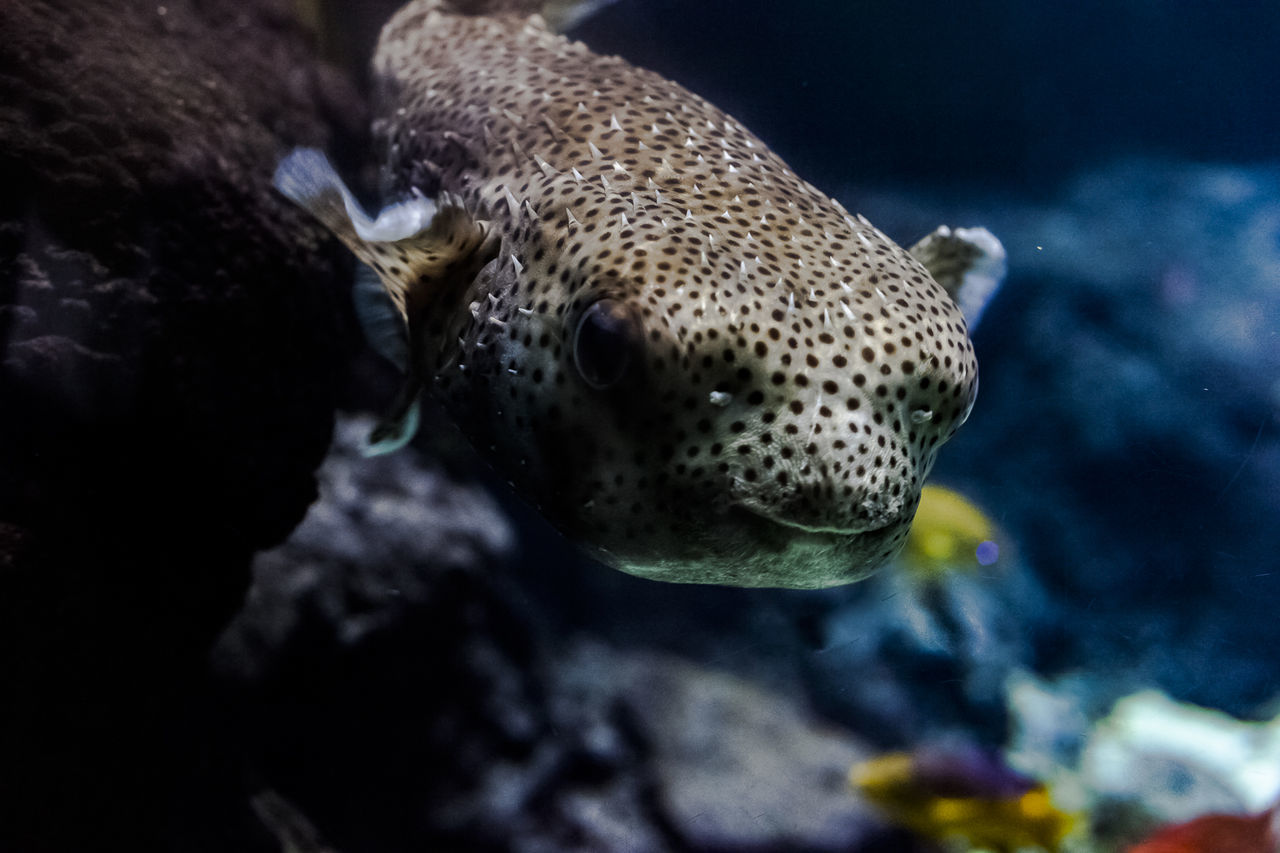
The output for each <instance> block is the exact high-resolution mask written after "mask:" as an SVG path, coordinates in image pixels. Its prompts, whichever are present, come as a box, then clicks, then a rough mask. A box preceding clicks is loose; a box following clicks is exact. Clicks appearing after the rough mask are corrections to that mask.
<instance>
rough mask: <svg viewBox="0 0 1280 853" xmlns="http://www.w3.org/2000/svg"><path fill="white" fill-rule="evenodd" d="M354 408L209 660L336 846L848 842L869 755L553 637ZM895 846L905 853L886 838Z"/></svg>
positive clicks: (500, 537)
mask: <svg viewBox="0 0 1280 853" xmlns="http://www.w3.org/2000/svg"><path fill="white" fill-rule="evenodd" d="M372 425H373V421H372V420H371V419H369V418H355V419H347V418H344V419H343V420H342V421H341V422H340V424H339V428H338V433H337V438H336V441H335V444H334V448H333V450H332V452H331V454H330V456H329V458H328V459H327V461H326V462H325V464H324V466H323V467H322V468H321V470H320V474H319V476H320V480H321V499H320V501H319V502H318V503H317V504H316V505H315V506H313V507H312V509H311V511H310V512H309V514H308V516H307V518H306V520H305V521H304V522H303V523H302V525H301V526H300V527H299V528H298V529H297V530H296V531H295V532H294V534H293V535H292V536H291V537H290V538H289V540H288V541H287V542H286V543H285V544H284V545H282V546H280V547H279V548H277V549H274V550H272V551H269V552H266V553H264V554H262V555H261V556H260V557H259V558H258V559H257V561H256V562H255V566H254V576H255V583H254V587H253V590H252V592H251V594H250V596H249V600H248V603H247V605H246V607H245V609H244V611H243V612H242V613H241V614H240V615H239V616H238V617H237V618H236V619H235V621H234V622H233V623H232V625H231V626H230V628H229V629H228V630H227V632H226V633H225V634H224V635H223V637H222V639H221V641H220V642H219V644H218V646H217V647H216V649H215V652H214V668H215V670H216V672H217V673H218V680H219V683H220V685H221V686H220V688H219V689H220V690H221V691H223V692H224V694H225V695H226V696H227V697H229V698H231V699H232V701H233V704H234V707H235V711H234V717H235V720H236V726H237V730H238V732H239V736H238V737H237V738H236V740H237V741H238V742H240V743H241V744H243V745H245V746H246V747H247V748H246V753H247V755H248V756H249V758H248V760H249V763H250V765H251V766H252V767H253V768H254V775H256V776H257V777H258V778H261V779H262V780H264V784H267V785H269V786H272V787H273V788H274V789H276V790H278V791H279V792H280V793H281V794H282V795H283V796H284V797H285V798H286V799H287V800H288V801H290V802H293V803H295V804H297V806H298V807H299V808H300V809H301V810H302V811H303V812H304V813H306V814H308V815H310V816H311V818H312V819H313V820H314V822H315V824H316V826H317V827H318V829H319V830H320V833H321V834H322V835H323V836H324V837H325V838H326V840H327V841H328V843H330V844H332V845H333V846H334V847H335V848H336V849H338V850H414V849H424V845H426V846H427V847H430V846H432V845H444V846H449V845H453V846H455V847H466V849H503V850H518V851H562V850H583V851H586V850H591V851H667V850H671V851H680V850H741V851H749V850H761V851H763V850H831V851H837V850H850V849H863V848H862V847H861V846H860V845H864V844H866V843H869V842H871V841H872V840H874V839H879V838H883V837H885V833H886V831H885V830H883V829H881V828H879V825H878V822H877V821H876V820H875V819H874V818H873V817H872V816H871V815H870V813H869V812H868V811H867V810H866V807H865V806H863V805H861V804H859V803H858V801H857V800H856V799H854V798H853V797H852V796H851V795H850V794H849V792H848V790H847V787H846V784H847V783H846V780H845V775H846V773H847V771H848V768H849V766H850V765H851V764H852V763H853V762H854V761H856V760H858V759H860V758H863V757H865V756H866V755H867V748H866V746H864V745H863V744H862V743H860V742H859V741H858V740H857V739H856V738H854V737H852V736H851V735H849V734H848V733H847V732H841V731H838V730H836V729H832V728H830V727H827V726H824V725H822V724H821V723H819V722H818V721H816V720H815V719H814V718H813V717H812V716H811V715H810V714H809V713H808V712H807V711H805V710H804V708H803V706H802V705H801V704H798V703H797V702H796V701H795V700H794V699H792V698H788V697H787V696H786V695H784V694H782V693H779V692H775V691H772V690H769V689H766V688H763V687H760V686H758V685H753V684H751V683H749V682H747V681H745V680H743V679H740V678H738V677H735V676H732V675H728V674H726V673H721V672H716V671H715V670H713V669H710V668H708V667H705V666H702V665H698V664H694V663H690V662H685V661H681V660H679V659H677V658H674V657H671V656H669V655H663V654H658V653H652V652H644V651H623V650H617V649H614V648H611V647H609V646H607V645H605V644H602V643H599V642H596V641H592V640H589V639H579V640H570V641H566V640H565V639H564V638H562V637H560V636H558V635H557V634H556V633H553V632H552V631H551V630H549V628H551V627H553V626H549V625H548V624H547V622H546V618H545V615H543V614H541V613H539V612H538V611H537V610H536V609H531V608H530V606H529V600H528V599H527V597H526V596H525V595H524V594H523V593H522V592H521V591H520V588H519V586H517V585H515V584H513V583H512V582H511V581H510V580H509V579H508V578H507V572H508V571H510V564H511V563H512V558H513V556H514V555H513V553H512V549H513V546H514V544H515V543H514V539H513V531H512V529H511V527H510V525H509V523H508V522H507V521H506V520H505V518H504V516H503V514H502V513H501V511H500V510H499V509H498V507H497V505H496V504H495V503H494V502H493V500H492V499H491V498H489V497H488V496H487V495H486V494H485V493H484V491H483V490H482V489H480V488H479V487H478V486H477V485H475V484H468V483H466V482H464V481H457V480H454V479H452V478H451V477H450V475H448V474H447V473H446V472H445V471H444V470H443V469H441V468H440V467H439V466H438V465H437V464H435V463H432V462H429V461H427V460H424V458H423V457H421V456H420V455H419V454H418V453H416V452H412V451H407V452H404V453H400V454H396V455H392V456H387V457H381V458H377V459H372V460H370V459H365V458H363V457H362V456H360V454H359V453H358V451H357V447H358V445H359V442H360V440H361V438H362V437H363V436H364V435H365V434H366V433H367V431H368V429H369V428H370V427H371V426H372ZM900 849H909V848H905V847H904V848H900Z"/></svg>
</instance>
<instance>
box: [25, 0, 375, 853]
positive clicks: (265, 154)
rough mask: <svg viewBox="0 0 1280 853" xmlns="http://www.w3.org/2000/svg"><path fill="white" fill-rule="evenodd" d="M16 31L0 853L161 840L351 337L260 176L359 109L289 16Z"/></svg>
mask: <svg viewBox="0 0 1280 853" xmlns="http://www.w3.org/2000/svg"><path fill="white" fill-rule="evenodd" d="M0 33H3V38H0V185H3V187H4V192H3V194H0V359H2V361H0V412H3V413H4V416H3V417H0V529H3V531H4V533H3V535H0V675H2V677H3V678H4V685H5V686H4V693H5V697H6V698H5V700H4V702H3V703H0V706H2V707H0V752H3V754H4V755H5V762H4V763H5V767H4V769H3V771H0V802H3V804H4V805H3V809H2V813H0V847H3V848H4V849H21V850H32V851H35V850H42V849H55V850H57V849H93V848H94V846H95V845H110V844H111V843H112V839H116V838H117V837H120V838H123V837H127V838H128V839H129V846H130V847H132V848H133V849H139V850H143V849H150V845H151V842H152V841H153V840H154V836H155V835H162V834H164V831H163V830H162V828H161V827H160V825H159V824H160V821H159V820H158V818H157V812H160V813H163V811H164V809H163V806H164V804H165V803H166V802H168V798H169V796H170V793H169V792H170V787H169V784H168V781H169V779H170V777H171V776H172V775H173V774H174V773H175V772H176V771H175V767H177V766H180V765H181V764H182V762H183V761H184V760H185V758H186V757H188V751H187V750H188V749H189V747H190V746H191V744H190V742H189V740H188V736H187V733H186V732H184V731H183V730H182V723H181V722H180V721H181V720H183V719H185V717H184V713H183V712H182V711H181V710H180V709H181V707H182V706H183V704H184V703H185V702H186V701H187V696H188V690H189V689H190V688H191V685H192V684H193V683H194V682H197V681H198V680H199V678H200V677H201V676H200V673H201V662H202V660H203V656H204V654H205V653H206V651H207V648H208V645H209V644H210V643H211V642H212V640H213V639H214V637H216V635H217V632H218V631H219V630H220V628H221V627H222V625H223V624H224V623H225V620H226V619H227V618H229V616H230V615H231V613H233V612H234V610H235V608H236V607H237V605H238V603H239V601H240V599H241V597H242V595H243V592H244V590H245V588H246V587H247V583H248V565H249V558H250V556H251V554H252V552H253V551H254V550H255V549H257V548H261V547H264V546H267V545H270V544H272V543H274V542H277V541H279V540H280V539H281V538H283V537H284V536H285V535H286V534H287V533H288V532H289V530H290V529H291V528H292V527H293V526H294V525H295V524H296V523H297V522H298V520H299V519H300V518H301V517H302V514H303V512H304V511H305V509H306V506H307V504H308V503H310V501H311V500H312V498H313V496H314V488H315V486H314V480H313V477H312V471H313V469H314V468H315V467H316V465H317V464H318V463H319V461H320V460H321V459H322V457H323V453H324V449H325V447H326V445H327V443H328V438H329V430H330V425H331V416H332V411H333V408H334V405H335V402H336V396H337V388H338V387H340V384H341V377H342V375H343V373H342V370H343V367H342V362H343V356H344V353H345V351H347V350H349V349H350V347H351V344H350V342H351V340H352V337H351V333H350V332H349V331H348V329H349V326H348V324H347V320H346V316H347V313H348V312H347V308H346V307H345V303H344V302H342V301H340V298H339V296H340V292H341V291H340V282H341V281H342V280H343V278H344V276H343V273H342V270H341V266H340V257H341V256H340V255H339V254H338V253H337V252H336V251H335V250H331V247H330V246H329V245H328V244H327V243H325V242H322V241H321V240H320V239H319V237H317V238H316V239H314V240H313V241H311V242H310V243H307V242H303V243H302V244H299V242H298V240H297V238H296V235H297V234H298V233H299V231H298V229H299V228H302V229H306V228H308V227H309V226H308V225H306V224H305V223H302V222H300V221H298V220H297V219H296V218H295V217H294V215H293V213H292V212H291V211H289V210H288V208H287V205H286V204H285V203H284V202H282V201H281V200H280V199H278V198H276V197H274V196H273V195H272V193H271V190H270V185H269V178H270V174H271V169H272V168H273V166H274V163H275V161H276V158H277V156H278V153H279V152H280V151H282V150H286V149H287V148H288V147H289V146H290V145H293V144H296V143H298V142H301V141H306V142H312V143H317V142H325V143H330V142H336V141H338V140H339V139H340V138H341V137H342V136H343V134H349V133H358V132H362V131H361V130H357V129H358V128H360V126H361V120H360V118H359V116H360V115H361V113H362V107H361V102H360V100H359V98H358V97H357V96H356V95H355V94H354V90H352V89H351V88H350V87H349V86H347V85H346V84H345V83H343V82H342V81H341V80H340V79H339V78H337V77H336V76H335V75H334V74H333V73H332V72H330V71H326V70H325V69H324V67H323V66H322V65H321V64H320V63H319V62H318V61H317V59H316V58H315V56H314V55H313V54H312V52H311V51H310V49H309V48H308V46H307V43H306V41H305V40H304V39H303V38H302V34H301V31H300V30H299V28H298V27H297V26H296V25H295V24H294V23H293V22H292V19H291V16H290V14H289V10H288V5H287V4H286V3H283V2H273V0H263V2H253V3H244V2H230V0H228V1H227V2H218V1H217V0H215V2H210V3H200V4H189V3H185V2H178V3H169V4H156V3H133V2H115V1H114V0H98V1H97V2H91V3H57V2H48V3H46V2H39V0H33V2H21V3H4V4H0ZM265 81H272V82H271V83H270V84H269V85H264V82H265ZM339 105H341V106H340V107H339ZM335 115H342V116H345V117H347V118H345V119H344V120H343V121H341V122H335V121H334V118H335ZM303 233H307V232H306V231H305V230H304V232H303Z"/></svg>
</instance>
